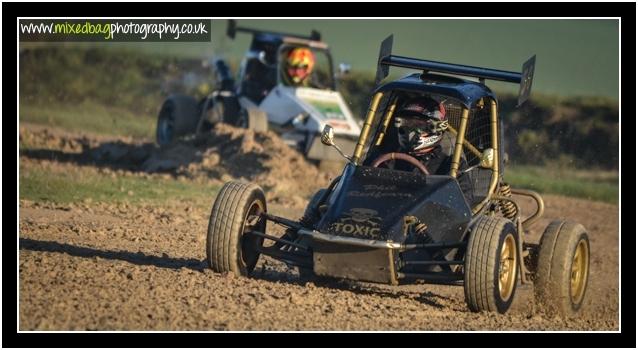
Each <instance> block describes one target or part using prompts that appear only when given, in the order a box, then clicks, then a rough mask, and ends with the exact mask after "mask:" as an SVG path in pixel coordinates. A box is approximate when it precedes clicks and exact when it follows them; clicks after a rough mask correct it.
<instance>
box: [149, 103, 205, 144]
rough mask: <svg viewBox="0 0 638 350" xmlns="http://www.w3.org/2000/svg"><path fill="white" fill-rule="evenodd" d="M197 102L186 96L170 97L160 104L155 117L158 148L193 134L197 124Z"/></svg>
mask: <svg viewBox="0 0 638 350" xmlns="http://www.w3.org/2000/svg"><path fill="white" fill-rule="evenodd" d="M199 114H200V113H199V106H198V104H197V100H195V98H193V97H191V96H186V95H171V96H169V97H168V98H167V99H166V101H164V103H163V104H162V108H161V109H160V112H159V115H158V117H157V129H156V139H157V143H158V144H159V145H160V146H163V145H168V144H170V143H171V142H173V141H175V140H176V139H177V138H179V137H181V136H185V135H189V134H194V133H195V132H196V130H197V125H198V123H199Z"/></svg>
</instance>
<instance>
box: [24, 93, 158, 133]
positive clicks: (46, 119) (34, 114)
mask: <svg viewBox="0 0 638 350" xmlns="http://www.w3.org/2000/svg"><path fill="white" fill-rule="evenodd" d="M158 108H159V107H158ZM19 118H20V122H29V123H35V124H43V125H50V126H56V127H60V128H64V129H66V130H70V131H84V132H87V131H88V132H92V133H97V134H103V135H113V136H132V137H139V138H148V139H151V138H154V137H155V123H156V120H155V118H154V117H151V116H138V115H135V114H134V113H132V112H130V111H129V110H126V109H122V108H117V107H109V106H105V105H102V104H98V103H91V102H84V103H81V104H77V105H57V104H49V105H45V104H28V103H21V104H20V117H19Z"/></svg>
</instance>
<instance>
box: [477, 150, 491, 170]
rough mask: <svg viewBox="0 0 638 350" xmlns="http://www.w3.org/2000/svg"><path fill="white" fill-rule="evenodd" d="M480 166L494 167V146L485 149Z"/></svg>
mask: <svg viewBox="0 0 638 350" xmlns="http://www.w3.org/2000/svg"><path fill="white" fill-rule="evenodd" d="M479 166H480V167H481V168H484V169H492V167H493V166H494V148H488V149H486V150H485V151H483V153H482V154H481V161H480V163H479Z"/></svg>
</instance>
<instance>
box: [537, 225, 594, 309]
mask: <svg viewBox="0 0 638 350" xmlns="http://www.w3.org/2000/svg"><path fill="white" fill-rule="evenodd" d="M589 256H590V247H589V237H588V235H587V231H586V230H585V228H584V227H583V226H582V225H581V224H578V223H575V222H569V221H558V220H557V221H553V222H552V223H550V224H549V225H548V226H547V228H546V229H545V231H544V232H543V236H542V237H541V242H540V248H539V253H538V265H537V270H536V279H535V281H534V294H535V296H536V300H537V301H538V302H539V303H540V304H541V305H542V306H543V307H544V309H545V311H546V312H547V313H549V314H560V315H562V316H566V317H573V316H576V315H577V313H578V311H579V310H580V308H581V306H582V305H583V301H584V299H585V291H586V290H587V282H588V280H589Z"/></svg>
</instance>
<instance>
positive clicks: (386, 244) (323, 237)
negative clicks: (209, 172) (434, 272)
mask: <svg viewBox="0 0 638 350" xmlns="http://www.w3.org/2000/svg"><path fill="white" fill-rule="evenodd" d="M299 234H300V235H305V236H310V237H312V238H314V239H317V240H319V241H323V242H329V243H335V244H346V245H352V246H358V247H366V248H380V249H396V250H411V249H424V248H441V249H443V248H459V247H463V246H465V245H466V244H467V243H466V242H451V243H428V244H403V243H397V242H392V241H378V240H374V239H361V238H352V237H342V236H334V235H328V234H325V233H321V232H318V231H315V230H312V231H311V230H307V229H305V228H302V229H300V230H299Z"/></svg>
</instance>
